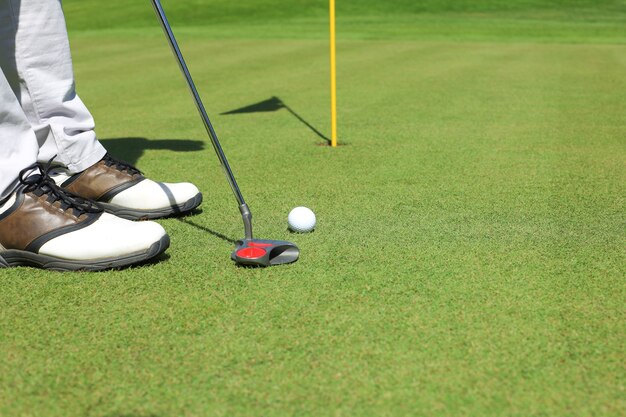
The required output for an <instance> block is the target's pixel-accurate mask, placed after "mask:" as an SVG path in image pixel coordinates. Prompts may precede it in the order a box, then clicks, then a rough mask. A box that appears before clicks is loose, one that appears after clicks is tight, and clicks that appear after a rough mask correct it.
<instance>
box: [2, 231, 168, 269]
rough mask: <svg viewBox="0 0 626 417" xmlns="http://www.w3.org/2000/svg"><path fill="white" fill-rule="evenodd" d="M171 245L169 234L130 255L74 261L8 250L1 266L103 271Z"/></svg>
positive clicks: (143, 259) (151, 255) (136, 261)
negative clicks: (143, 249)
mask: <svg viewBox="0 0 626 417" xmlns="http://www.w3.org/2000/svg"><path fill="white" fill-rule="evenodd" d="M169 246H170V238H169V236H168V235H165V236H163V237H162V238H161V239H160V240H159V241H158V242H155V243H154V244H152V246H150V247H149V248H148V249H147V250H145V251H142V252H135V253H132V254H130V255H125V256H118V257H114V258H107V259H97V260H91V261H72V260H68V259H61V258H56V257H53V256H48V255H40V254H37V253H33V252H26V251H22V250H14V249H13V250H7V251H4V252H1V253H0V268H9V267H18V266H30V267H34V268H41V269H47V270H51V271H101V270H104V269H117V268H123V267H127V266H131V265H136V264H140V263H144V262H146V261H148V260H150V259H152V258H155V257H157V256H159V255H160V254H162V253H163V252H165V250H166V249H167V248H168V247H169Z"/></svg>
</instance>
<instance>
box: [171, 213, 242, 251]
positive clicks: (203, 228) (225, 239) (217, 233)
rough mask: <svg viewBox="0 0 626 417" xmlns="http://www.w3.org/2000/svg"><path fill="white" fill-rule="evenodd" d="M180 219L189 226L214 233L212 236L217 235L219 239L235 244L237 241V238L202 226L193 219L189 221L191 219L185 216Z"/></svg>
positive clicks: (179, 219)
mask: <svg viewBox="0 0 626 417" xmlns="http://www.w3.org/2000/svg"><path fill="white" fill-rule="evenodd" d="M178 221H179V222H181V223H185V224H187V225H189V226H192V227H195V228H196V229H199V230H202V231H204V232H207V233H208V234H210V235H212V236H214V237H216V238H218V239H221V240H223V241H225V242H228V243H232V244H233V245H234V244H236V243H237V240H235V239H232V238H230V237H228V236H226V235H223V234H222V233H220V232H216V231H215V230H211V229H209V228H208V227H205V226H201V225H199V224H196V223H194V222H192V221H189V220H187V219H186V218H184V217H179V218H178Z"/></svg>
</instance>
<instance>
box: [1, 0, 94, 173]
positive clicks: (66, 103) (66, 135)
mask: <svg viewBox="0 0 626 417" xmlns="http://www.w3.org/2000/svg"><path fill="white" fill-rule="evenodd" d="M0 21H3V22H8V23H10V26H7V25H4V27H3V28H0V42H2V44H3V45H8V46H9V47H4V46H3V47H2V48H0V64H1V65H2V69H3V71H4V74H5V76H6V78H7V80H8V82H9V84H10V85H11V88H12V90H13V91H14V93H15V95H16V96H17V98H18V101H19V102H20V104H21V106H22V108H23V110H24V114H26V117H27V118H28V120H29V122H30V124H31V126H32V130H33V131H34V132H35V134H36V137H37V142H38V144H39V147H40V150H39V154H38V160H39V161H42V162H43V161H46V162H47V161H48V160H49V159H50V158H52V157H53V156H55V155H57V157H56V159H55V162H58V163H61V164H63V165H65V166H67V167H68V168H69V169H70V170H71V171H73V172H79V171H82V170H84V169H86V168H88V167H90V166H92V165H93V164H95V163H96V162H97V161H99V160H100V159H101V158H102V157H103V156H104V154H105V153H106V151H105V149H104V148H103V147H102V145H101V144H100V143H99V142H98V141H97V139H96V135H95V132H94V127H95V125H94V120H93V117H92V116H91V114H90V112H89V110H88V109H87V107H86V106H85V105H84V103H83V102H82V100H81V99H80V97H79V96H78V95H77V94H76V89H75V83H74V72H73V68H72V58H71V54H70V47H69V40H68V37H67V30H66V27H65V18H64V15H63V10H62V7H61V1H60V0H0ZM9 28H10V29H9ZM11 44H12V47H13V48H12V50H11V47H10V46H11Z"/></svg>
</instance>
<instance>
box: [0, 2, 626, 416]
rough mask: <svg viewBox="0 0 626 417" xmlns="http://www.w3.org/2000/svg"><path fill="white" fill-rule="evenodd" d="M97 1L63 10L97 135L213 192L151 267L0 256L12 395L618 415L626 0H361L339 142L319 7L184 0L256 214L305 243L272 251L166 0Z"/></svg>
mask: <svg viewBox="0 0 626 417" xmlns="http://www.w3.org/2000/svg"><path fill="white" fill-rule="evenodd" d="M95 3H97V2H94V1H87V0H80V1H79V0H74V1H69V0H66V1H65V8H66V11H67V14H68V19H72V18H73V20H74V23H71V21H70V25H69V26H70V33H71V41H72V47H73V52H74V59H75V69H76V76H77V85H78V90H79V93H80V94H81V96H82V97H83V99H84V100H85V101H86V103H87V104H88V105H89V107H90V108H91V109H92V111H93V113H94V116H95V118H96V121H97V125H98V127H97V130H98V134H99V137H100V138H101V139H102V141H103V143H104V144H105V146H107V147H108V148H109V149H110V150H111V151H112V152H113V153H115V154H116V155H118V156H120V157H122V158H123V159H124V158H125V159H126V160H128V161H129V162H132V163H136V164H137V165H138V166H139V168H140V169H142V170H143V171H144V172H145V173H146V174H147V175H148V176H150V177H152V178H155V179H164V180H167V181H182V180H189V181H192V182H194V183H196V184H197V185H198V186H199V188H200V189H201V191H202V192H203V194H204V196H205V202H204V203H203V205H202V211H201V212H199V213H197V214H195V215H193V216H190V217H186V218H182V219H166V220H162V221H159V222H160V223H161V224H162V225H163V226H164V227H165V228H166V229H167V230H168V232H169V233H170V235H171V238H172V247H171V248H170V249H169V250H168V252H167V256H166V257H164V258H163V259H162V260H161V262H159V263H156V264H153V265H148V266H143V267H140V268H132V269H126V270H122V271H109V272H104V273H91V274H89V273H70V274H68V273H52V272H43V271H37V270H34V269H29V268H19V269H12V270H0V286H1V288H2V290H1V291H0V315H1V317H2V320H0V352H1V353H0V415H7V416H9V415H10V416H17V415H21V416H29V415H33V416H35V415H36V416H70V415H88V416H109V417H111V416H176V415H184V416H206V415H217V416H220V415H223V416H232V415H259V416H261V415H262V416H273V415H311V416H321V415H432V416H442V415H443V416H447V415H449V416H458V415H475V416H501V415H508V416H528V415H537V416H539V415H545V416H588V415H624V413H625V410H626V401H625V400H624V389H623V386H622V385H623V382H622V381H623V380H624V378H625V377H626V370H625V368H624V353H623V340H624V337H625V336H626V334H625V331H624V324H623V323H624V319H626V317H625V314H624V308H623V306H624V301H625V296H626V293H625V287H624V276H625V273H626V268H625V265H626V262H625V260H626V256H625V255H626V253H625V252H626V249H625V248H626V245H625V244H626V239H625V237H624V226H625V225H626V221H625V217H624V203H625V196H626V187H625V184H626V171H625V170H624V166H625V163H626V142H625V140H624V139H625V132H626V129H625V128H626V124H625V122H624V120H625V119H624V114H625V111H626V98H625V96H624V94H623V92H624V91H625V90H626V75H625V74H626V38H625V37H624V34H623V31H622V33H620V31H619V30H617V29H616V28H618V27H619V25H620V24H621V23H622V22H624V19H625V17H624V15H625V14H624V9H623V8H620V6H623V5H624V3H623V2H619V1H618V2H605V3H604V6H603V7H600V6H598V7H597V8H596V9H595V10H594V9H593V7H592V6H593V3H589V4H583V5H582V6H581V7H583V6H584V7H587V9H584V7H583V9H584V10H592V11H593V13H592V12H588V13H587V14H581V13H582V12H580V10H575V11H572V12H571V13H570V14H568V13H566V12H564V11H563V10H565V9H564V8H563V7H562V6H559V5H560V4H561V3H560V2H556V1H554V2H548V1H544V2H538V1H535V2H532V1H528V2H520V5H526V7H525V8H524V7H522V6H520V7H517V8H515V7H514V8H513V9H514V10H503V11H500V12H497V11H495V12H494V11H490V10H488V9H484V10H473V9H472V10H456V11H455V10H452V11H447V10H443V11H437V10H435V9H427V10H425V12H427V13H429V14H424V13H420V14H416V15H413V14H409V12H414V11H410V10H409V11H407V10H402V13H403V14H402V16H403V17H397V18H396V17H394V16H389V15H387V14H385V13H383V12H382V11H380V10H378V9H376V8H373V9H367V10H370V11H369V12H367V13H366V11H367V10H366V11H363V10H356V9H351V8H350V7H348V6H346V5H344V6H342V7H346V9H344V13H348V12H350V13H352V14H351V15H350V16H345V17H344V20H345V21H346V22H351V23H349V24H348V23H346V24H347V25H348V27H346V26H344V28H343V29H341V30H340V41H339V44H338V71H339V73H338V90H339V91H338V93H339V97H338V99H339V139H340V142H341V143H343V145H344V146H340V147H339V148H337V149H331V148H329V147H327V146H323V145H325V143H326V139H325V137H326V136H328V134H329V87H328V45H327V42H326V39H325V38H324V36H325V32H322V30H324V18H325V15H323V13H322V12H324V4H325V3H324V4H320V3H314V2H303V5H305V6H306V7H309V6H310V7H311V8H310V9H306V10H311V11H312V15H313V16H312V17H311V18H309V20H310V22H311V26H310V27H308V28H305V29H302V31H301V33H300V32H299V31H298V30H295V28H297V27H298V25H299V24H300V23H301V22H303V21H306V18H305V17H302V16H300V15H298V14H296V12H294V11H293V10H287V11H285V12H284V13H287V12H289V13H287V14H288V16H287V15H285V16H284V18H285V19H286V21H287V23H286V24H285V25H284V26H283V25H281V24H280V23H276V22H280V21H281V20H280V19H281V18H283V16H282V15H281V14H280V13H278V14H272V15H271V16H270V15H268V16H264V15H262V14H261V15H260V16H261V17H264V18H266V19H267V20H268V22H266V23H264V22H262V21H261V20H255V19H253V18H252V17H249V16H248V15H242V14H241V13H243V11H242V10H240V9H237V8H236V7H235V6H232V7H234V8H235V9H233V10H235V11H234V12H233V14H232V16H231V15H229V14H228V13H226V12H224V16H225V17H224V21H219V20H217V21H215V22H214V23H215V24H214V25H211V26H210V27H207V28H203V27H201V26H200V24H201V23H202V22H204V21H207V22H209V23H212V20H211V18H210V17H207V16H206V15H204V14H202V13H200V12H199V16H198V17H196V18H195V19H196V20H194V18H193V17H189V18H190V19H191V22H193V23H194V25H193V26H185V25H184V24H183V23H184V22H185V17H186V16H192V15H194V13H193V11H187V12H185V10H183V9H182V8H177V7H175V6H173V5H172V6H170V7H171V8H172V13H173V18H172V21H173V23H174V24H176V23H178V25H179V26H178V27H179V29H178V30H176V27H175V32H176V33H177V34H178V35H179V42H180V44H181V47H182V49H183V52H184V53H185V54H186V57H187V61H188V64H189V66H190V69H191V71H192V74H193V76H194V79H195V81H196V84H197V85H198V88H199V89H200V91H201V94H202V96H203V98H204V101H205V105H206V107H207V110H208V112H209V113H210V115H211V117H212V119H213V122H214V124H215V128H216V130H217V132H218V135H219V136H220V138H221V140H222V142H223V143H222V145H223V147H224V150H225V151H226V153H227V155H228V157H229V161H230V163H231V166H232V168H233V171H234V172H235V175H236V176H237V179H238V181H239V183H240V186H241V188H242V191H243V193H244V195H245V197H246V199H247V200H248V203H249V205H250V207H251V209H252V212H253V213H254V224H255V231H256V235H257V236H258V237H261V238H271V239H285V240H292V241H294V242H296V243H297V244H298V245H299V246H300V248H301V250H302V257H301V260H300V261H298V262H297V263H295V264H292V265H288V266H283V267H276V268H269V269H262V270H259V269H242V268H237V267H235V266H234V265H233V264H232V262H231V261H230V259H229V254H230V251H231V250H232V248H233V244H232V243H231V241H232V240H235V239H239V238H241V237H242V236H243V227H242V224H241V219H240V217H239V212H238V210H237V207H236V204H235V202H234V199H233V196H232V195H231V192H230V189H229V187H228V184H227V182H226V180H225V178H224V176H223V173H222V172H221V169H220V167H219V164H218V163H217V160H216V158H215V156H214V153H213V150H212V148H211V145H210V143H209V141H208V139H207V138H206V134H205V133H204V130H203V128H202V124H201V122H200V120H199V118H198V115H197V113H196V110H195V108H194V105H193V102H192V100H191V98H190V96H189V94H188V93H187V91H186V86H185V84H184V81H183V79H182V76H181V75H180V74H179V72H178V68H177V66H176V64H175V61H174V59H173V57H172V56H171V53H170V51H169V49H168V47H167V44H166V42H165V39H164V37H163V35H162V34H161V33H160V30H159V29H158V28H157V27H156V23H155V24H154V26H153V27H148V24H149V21H148V20H147V19H148V16H151V15H150V13H152V12H151V10H150V8H149V6H148V5H146V4H143V5H142V8H141V10H140V9H139V8H138V6H135V5H132V6H128V7H129V10H130V11H133V10H136V11H138V12H137V13H140V14H141V16H142V17H137V16H138V15H137V16H135V15H134V14H133V13H131V12H129V13H125V14H120V15H119V16H118V15H116V14H113V11H115V10H117V9H115V8H111V10H109V9H108V8H105V10H104V11H103V12H102V14H98V13H96V11H97V10H98V6H97V5H96V4H95ZM196 3H198V4H200V3H199V2H195V3H194V4H196ZM366 3H367V2H366ZM409 3H413V2H404V3H402V2H398V5H400V6H402V5H403V7H405V8H406V7H409V6H407V5H408V4H409ZM444 3H445V4H449V3H448V2H444ZM483 3H487V2H482V3H481V4H483ZM582 3H583V2H581V4H582ZM226 4H227V3H226V2H223V3H221V2H216V5H217V6H219V5H222V6H223V7H227V6H224V5H226ZM243 4H246V3H245V2H244V3H243ZM354 4H356V3H354ZM368 4H369V3H368ZM428 4H430V3H428ZM165 5H166V9H167V6H168V4H167V3H166V4H165ZM529 5H530V6H529ZM533 5H534V6H533ZM537 5H540V6H542V7H539V6H537ZM546 5H550V6H551V8H550V7H547V6H546ZM590 5H591V6H590ZM217 6H216V7H217ZM222 6H220V7H222ZM370 6H371V4H370ZM400 6H398V7H400ZM531 6H533V7H534V8H533V7H531ZM535 6H536V7H535ZM543 6H545V7H543ZM181 7H182V6H181ZM242 7H243V6H242ZM294 7H295V6H294ZM303 7H304V6H303ZM352 7H354V8H357V9H358V7H357V6H352ZM433 7H434V6H433ZM485 7H486V6H485ZM590 8H591V9H590ZM258 9H261V8H258ZM219 10H222V9H219ZM224 10H226V9H224ZM228 10H230V9H228ZM255 10H256V9H255ZM316 10H317V11H316ZM355 10H356V11H355ZM418 11H419V12H421V11H420V10H418ZM185 13H187V14H185ZM203 13H204V12H203ZM259 13H261V12H259ZM267 13H269V12H267ZM480 13H482V14H483V15H481V14H480ZM620 13H621V14H620ZM89 16H94V23H93V26H90V25H89V24H88V21H87V19H88V17H89ZM129 16H130V17H129ZM133 16H134V17H133ZM203 16H204V17H203ZM229 16H230V17H229ZM233 16H235V17H236V16H246V17H245V18H244V17H242V21H241V22H239V23H233V22H232V20H231V17H233ZM429 16H431V17H432V16H439V20H437V19H434V18H433V19H431V18H430V17H429ZM481 16H482V17H481ZM529 16H530V17H529ZM555 16H556V17H555ZM564 16H583V17H584V16H587V17H588V18H582V17H580V18H578V19H575V18H572V19H566V18H565V17H564ZM144 17H145V20H144ZM124 19H127V20H124ZM203 19H204V20H203ZM507 19H510V20H507ZM340 21H341V19H340ZM394 21H399V22H400V23H399V24H398V25H397V26H394V25H393V22H394ZM512 21H515V22H516V23H515V24H516V25H517V26H515V25H513V26H508V23H507V22H512ZM86 22H87V23H86ZM107 22H117V23H115V25H114V26H115V27H114V28H113V29H107V30H96V29H97V28H100V27H104V26H107V24H106V23H107ZM142 22H145V24H144V23H142ZM255 22H256V23H255ZM415 22H430V23H429V24H428V25H427V24H426V23H424V25H425V26H422V27H420V26H419V25H417V24H416V23H415ZM437 22H438V23H437ZM459 22H464V23H463V24H464V25H465V26H463V25H461V28H462V27H467V28H469V29H468V31H467V34H466V36H464V35H463V33H462V32H463V31H462V30H460V29H459V26H458V24H457V23H459ZM542 22H543V23H545V25H544V24H543V23H542ZM349 25H353V26H352V27H351V28H350V26H349ZM404 27H411V28H413V29H411V30H412V31H411V30H409V31H408V32H403V30H402V28H404ZM507 27H512V28H513V29H512V30H511V31H510V32H506V30H505V29H506V28H507ZM539 27H543V28H546V29H545V30H544V31H543V32H541V31H540V32H537V31H534V30H533V29H534V28H535V29H536V28H539ZM220 28H222V29H224V28H230V29H229V30H226V29H224V31H223V32H221V33H220ZM317 28H319V30H320V31H319V32H318V31H317ZM498 28H500V29H498ZM239 30H240V32H239V34H238V31H239ZM342 31H343V37H341V35H342ZM260 32H263V33H264V34H265V36H256V35H257V33H260ZM255 38H256V39H255ZM237 110H239V111H237ZM226 113H231V114H226ZM298 205H304V206H308V207H310V208H312V209H313V210H314V211H315V213H316V215H317V219H318V227H317V229H316V231H315V232H313V233H310V234H291V233H290V232H288V230H287V214H288V212H289V210H290V209H291V208H293V207H295V206H298Z"/></svg>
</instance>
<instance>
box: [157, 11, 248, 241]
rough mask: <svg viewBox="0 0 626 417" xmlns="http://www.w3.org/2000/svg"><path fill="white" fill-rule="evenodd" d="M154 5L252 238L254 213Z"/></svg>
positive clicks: (167, 26)
mask: <svg viewBox="0 0 626 417" xmlns="http://www.w3.org/2000/svg"><path fill="white" fill-rule="evenodd" d="M152 6H153V7H154V11H155V12H156V14H157V17H158V19H159V23H160V24H161V27H162V28H163V32H165V36H166V37H167V40H168V43H169V45H170V47H171V48H172V52H173V53H174V55H175V57H176V60H177V61H178V66H179V67H180V70H181V72H182V73H183V75H184V77H185V80H186V81H187V86H188V87H189V91H190V92H191V95H192V96H193V98H194V101H195V103H196V108H197V109H198V112H199V113H200V116H201V118H202V122H203V123H204V127H205V129H206V131H207V133H208V134H209V137H210V138H211V143H212V144H213V149H215V153H216V154H217V158H218V159H219V161H220V164H221V165H222V168H223V170H224V174H226V178H227V179H228V183H229V184H230V188H231V189H232V190H233V193H234V194H235V198H236V199H237V202H238V203H239V210H240V212H241V215H242V216H243V221H244V227H245V234H246V239H252V221H251V218H252V214H251V213H250V209H249V208H248V206H247V204H246V202H245V200H244V198H243V195H242V194H241V190H240V189H239V186H238V185H237V181H236V180H235V176H234V175H233V171H232V170H231V169H230V165H229V164H228V160H227V159H226V155H225V154H224V151H223V150H222V146H221V145H220V141H219V139H218V137H217V134H216V133H215V129H213V124H212V123H211V120H210V119H209V116H208V114H207V112H206V110H205V108H204V105H203V104H202V99H201V98H200V94H198V90H197V89H196V85H195V83H194V82H193V78H191V73H190V72H189V68H187V64H186V62H185V58H184V57H183V54H182V52H181V51H180V48H179V47H178V42H176V38H175V37H174V32H172V28H171V26H170V24H169V22H168V20H167V16H166V15H165V11H164V10H163V7H162V6H161V1H160V0H152Z"/></svg>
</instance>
